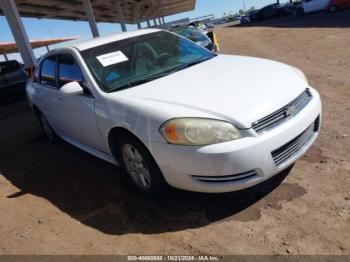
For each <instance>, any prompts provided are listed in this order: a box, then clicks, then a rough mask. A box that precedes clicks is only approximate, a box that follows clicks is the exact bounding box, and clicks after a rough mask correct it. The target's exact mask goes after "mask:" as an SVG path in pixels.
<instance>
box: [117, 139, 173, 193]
mask: <svg viewBox="0 0 350 262" xmlns="http://www.w3.org/2000/svg"><path fill="white" fill-rule="evenodd" d="M119 139H120V140H119V141H121V142H120V143H119V146H118V152H119V160H120V162H121V164H122V166H123V168H124V169H125V171H126V173H127V174H128V175H129V177H130V178H131V181H132V182H133V184H134V185H135V186H136V187H137V188H138V189H139V191H141V192H142V193H145V194H147V195H153V196H158V195H160V194H161V193H162V192H163V191H164V189H165V188H166V186H167V184H166V182H165V180H164V178H163V175H162V173H161V171H160V169H159V167H158V165H157V163H156V162H155V160H154V159H153V157H152V155H151V153H150V152H149V151H148V149H147V148H146V147H145V146H144V145H143V144H142V143H141V142H140V141H138V139H136V138H134V137H132V136H130V135H122V136H121V137H120V138H119Z"/></svg>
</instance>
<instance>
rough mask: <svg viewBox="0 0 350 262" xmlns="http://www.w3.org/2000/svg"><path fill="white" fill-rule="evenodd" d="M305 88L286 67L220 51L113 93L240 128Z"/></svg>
mask: <svg viewBox="0 0 350 262" xmlns="http://www.w3.org/2000/svg"><path fill="white" fill-rule="evenodd" d="M306 88H307V83H306V82H305V80H303V79H302V78H301V77H300V76H299V75H297V74H296V73H295V71H294V70H293V69H292V68H291V67H290V66H288V65H285V64H282V63H278V62H275V61H271V60H266V59H260V58H253V57H243V56H230V55H218V56H217V57H215V58H213V59H211V60H208V61H206V62H203V63H201V64H198V65H195V66H193V67H190V68H187V69H185V70H182V71H179V72H176V73H174V74H171V75H169V76H166V77H163V78H160V79H157V80H155V81H152V82H149V83H146V84H143V85H140V86H137V87H133V88H130V89H126V90H123V91H120V92H115V93H113V94H111V95H112V96H113V95H115V96H119V97H120V96H122V97H124V98H127V99H128V100H129V101H133V102H134V103H135V104H137V105H139V106H140V107H142V108H143V109H145V108H151V109H152V110H158V111H160V112H163V113H164V114H167V117H210V118H218V119H224V120H226V121H230V122H232V123H234V124H235V125H236V126H237V127H239V128H250V127H251V124H252V123H253V122H255V121H257V120H259V119H261V118H262V117H265V116H267V115H269V114H271V113H273V112H274V111H276V110H278V109H280V108H281V107H283V106H285V105H287V104H288V103H289V102H291V101H292V100H293V99H295V98H296V97H297V96H298V95H300V94H301V93H302V92H303V91H304V90H305V89H306Z"/></svg>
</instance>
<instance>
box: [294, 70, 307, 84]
mask: <svg viewBox="0 0 350 262" xmlns="http://www.w3.org/2000/svg"><path fill="white" fill-rule="evenodd" d="M291 68H292V69H293V70H294V72H295V73H296V74H297V75H298V76H299V77H301V78H302V79H303V80H305V82H306V83H307V84H308V85H309V81H308V80H307V78H306V76H305V74H304V73H303V71H301V70H300V69H299V68H296V67H293V66H291Z"/></svg>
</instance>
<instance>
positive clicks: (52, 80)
mask: <svg viewBox="0 0 350 262" xmlns="http://www.w3.org/2000/svg"><path fill="white" fill-rule="evenodd" d="M57 58H58V56H57V55H52V56H49V57H47V58H45V60H43V61H42V62H41V64H40V66H39V68H38V69H37V70H36V72H35V76H34V79H33V87H34V89H35V96H34V97H35V101H34V103H35V105H36V106H37V107H38V108H39V109H40V111H41V112H42V113H43V114H44V115H45V117H46V119H47V120H48V121H49V123H50V125H51V126H52V127H53V128H54V129H55V130H56V129H57V126H58V119H57V117H56V113H55V109H56V108H55V106H56V103H57V96H58V93H59V90H58V85H57V76H56V73H57Z"/></svg>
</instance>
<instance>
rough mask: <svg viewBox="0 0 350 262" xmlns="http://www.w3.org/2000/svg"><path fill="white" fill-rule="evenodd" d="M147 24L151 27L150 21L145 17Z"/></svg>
mask: <svg viewBox="0 0 350 262" xmlns="http://www.w3.org/2000/svg"><path fill="white" fill-rule="evenodd" d="M147 26H148V28H150V27H151V22H150V21H149V20H148V19H147Z"/></svg>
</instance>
